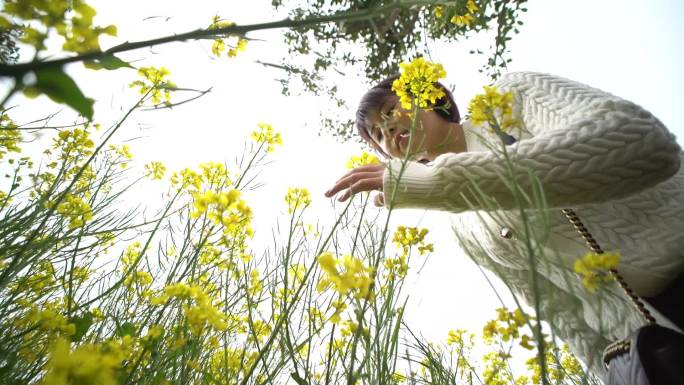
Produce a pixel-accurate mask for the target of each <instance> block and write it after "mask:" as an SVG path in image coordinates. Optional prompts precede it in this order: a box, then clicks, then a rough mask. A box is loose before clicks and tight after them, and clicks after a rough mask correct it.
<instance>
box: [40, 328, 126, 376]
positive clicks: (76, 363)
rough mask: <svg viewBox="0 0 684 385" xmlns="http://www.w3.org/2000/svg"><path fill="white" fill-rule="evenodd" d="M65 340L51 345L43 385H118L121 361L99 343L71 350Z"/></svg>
mask: <svg viewBox="0 0 684 385" xmlns="http://www.w3.org/2000/svg"><path fill="white" fill-rule="evenodd" d="M69 345H70V344H69V342H68V341H67V340H66V339H58V340H57V341H56V342H55V344H54V345H53V346H52V349H51V354H50V357H49V359H48V362H47V365H46V373H45V377H43V379H42V380H41V381H40V385H71V384H79V385H116V384H117V376H116V371H117V369H118V368H119V366H120V364H121V360H120V358H119V357H117V356H116V355H115V354H112V353H107V352H105V351H103V349H102V347H101V346H99V345H96V344H83V345H81V346H78V347H76V348H75V349H74V350H71V348H70V346H69Z"/></svg>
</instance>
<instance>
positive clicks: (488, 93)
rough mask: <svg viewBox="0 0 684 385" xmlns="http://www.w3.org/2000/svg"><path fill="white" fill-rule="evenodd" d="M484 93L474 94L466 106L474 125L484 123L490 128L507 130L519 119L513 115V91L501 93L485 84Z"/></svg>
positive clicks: (494, 87) (516, 123) (517, 122)
mask: <svg viewBox="0 0 684 385" xmlns="http://www.w3.org/2000/svg"><path fill="white" fill-rule="evenodd" d="M484 90H485V93H484V94H479V95H476V96H475V97H474V98H473V99H472V100H471V101H470V105H469V106H468V114H469V116H470V121H471V122H472V123H473V124H475V125H480V124H484V123H486V124H487V125H488V127H489V129H490V130H495V128H498V129H500V130H501V131H503V132H508V131H509V130H510V129H511V128H513V127H515V126H517V125H518V124H519V121H518V120H517V119H515V117H514V116H513V106H512V104H513V93H511V91H508V92H504V93H501V92H499V91H498V89H497V88H496V86H485V87H484Z"/></svg>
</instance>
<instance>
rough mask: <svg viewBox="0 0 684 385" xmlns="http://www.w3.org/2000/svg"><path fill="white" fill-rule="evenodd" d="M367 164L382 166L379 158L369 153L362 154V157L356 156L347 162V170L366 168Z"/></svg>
mask: <svg viewBox="0 0 684 385" xmlns="http://www.w3.org/2000/svg"><path fill="white" fill-rule="evenodd" d="M367 164H380V160H379V159H378V157H377V156H375V155H373V154H371V153H369V152H368V151H363V152H361V155H354V156H352V157H351V158H349V160H348V161H347V168H348V169H352V168H356V167H361V166H365V165H367Z"/></svg>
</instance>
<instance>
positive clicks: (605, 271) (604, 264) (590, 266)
mask: <svg viewBox="0 0 684 385" xmlns="http://www.w3.org/2000/svg"><path fill="white" fill-rule="evenodd" d="M619 264H620V253H619V252H610V253H602V254H597V253H594V252H589V253H587V254H586V255H585V256H584V257H582V258H581V259H578V260H576V261H575V272H576V273H577V274H579V275H580V276H581V277H582V285H584V287H585V288H586V289H587V290H589V291H590V292H592V293H593V292H595V291H596V289H597V288H598V286H599V284H600V283H602V282H612V281H613V279H614V278H613V276H612V275H611V274H610V270H612V269H615V268H617V266H618V265H619Z"/></svg>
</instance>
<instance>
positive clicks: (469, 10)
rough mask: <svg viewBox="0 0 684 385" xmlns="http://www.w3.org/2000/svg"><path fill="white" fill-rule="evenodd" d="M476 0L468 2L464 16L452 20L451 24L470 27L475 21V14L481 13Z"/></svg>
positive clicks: (457, 16) (456, 16)
mask: <svg viewBox="0 0 684 385" xmlns="http://www.w3.org/2000/svg"><path fill="white" fill-rule="evenodd" d="M479 10H480V7H478V6H477V4H476V3H475V0H468V2H467V3H466V12H465V13H464V14H463V15H455V16H453V17H452V18H451V22H452V23H454V24H456V25H461V26H469V25H470V24H472V23H473V20H474V19H475V12H477V11H479Z"/></svg>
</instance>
